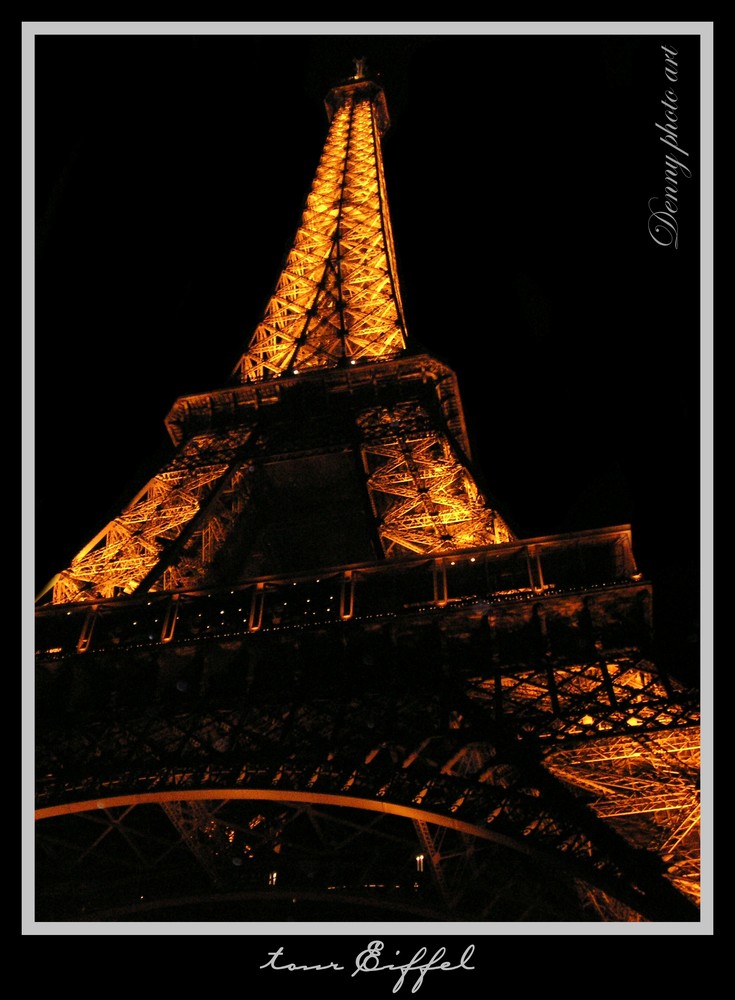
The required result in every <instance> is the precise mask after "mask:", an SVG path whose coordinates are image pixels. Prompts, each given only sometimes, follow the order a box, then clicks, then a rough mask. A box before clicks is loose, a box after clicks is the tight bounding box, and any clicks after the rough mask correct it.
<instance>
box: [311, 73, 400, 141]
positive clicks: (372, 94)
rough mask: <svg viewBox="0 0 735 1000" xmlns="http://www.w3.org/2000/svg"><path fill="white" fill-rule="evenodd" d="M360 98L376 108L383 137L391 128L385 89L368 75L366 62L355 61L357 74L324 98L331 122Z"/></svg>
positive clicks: (376, 116)
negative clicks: (347, 106)
mask: <svg viewBox="0 0 735 1000" xmlns="http://www.w3.org/2000/svg"><path fill="white" fill-rule="evenodd" d="M355 98H358V99H359V100H369V101H371V102H372V103H373V106H374V107H375V118H376V122H377V125H378V129H379V131H380V135H381V136H383V135H385V133H386V132H387V131H388V128H389V126H390V116H389V114H388V104H387V102H386V100H385V93H384V92H383V88H382V87H380V86H378V84H377V83H374V82H373V81H372V80H371V79H370V78H369V77H368V75H367V72H366V67H365V60H364V59H355V73H354V75H353V76H350V77H348V78H347V79H346V80H344V81H343V82H342V83H341V84H339V85H338V86H336V87H333V88H332V90H330V91H329V93H328V94H327V96H326V97H325V98H324V104H325V106H326V109H327V117H328V118H329V121H330V122H331V121H332V119H333V118H334V115H335V114H336V112H337V111H338V110H339V109H340V108H341V107H343V106H344V104H345V103H346V102H350V101H352V100H354V99H355Z"/></svg>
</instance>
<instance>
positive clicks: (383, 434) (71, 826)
mask: <svg viewBox="0 0 735 1000" xmlns="http://www.w3.org/2000/svg"><path fill="white" fill-rule="evenodd" d="M327 111H328V115H329V119H330V129H329V133H328V136H327V140H326V143H325V147H324V152H323V155H322V158H321V161H320V164H319V167H318V170H317V174H316V178H315V181H314V185H313V187H312V190H311V192H310V195H309V197H308V199H307V203H306V208H305V210H304V215H303V217H302V224H301V226H300V228H299V230H298V232H297V235H296V238H295V240H294V244H293V247H292V250H291V252H290V254H289V256H288V259H287V261H286V264H285V267H284V270H283V273H282V275H281V278H280V280H279V283H278V286H277V288H276V291H275V293H274V295H273V297H272V299H271V301H270V303H269V305H268V308H267V310H266V313H265V315H264V318H263V321H262V322H261V324H260V325H259V326H258V328H257V330H256V332H255V334H254V335H253V338H252V339H251V341H250V344H249V346H248V349H247V351H246V352H245V353H244V354H243V356H242V358H241V359H240V360H239V361H238V364H237V365H236V366H235V369H234V373H233V376H232V379H231V382H230V384H229V385H228V386H226V387H225V388H223V389H219V390H217V391H213V392H207V393H203V394H201V395H197V396H190V397H186V398H182V399H179V400H178V401H177V402H176V403H175V405H174V406H173V408H172V410H171V412H170V414H169V416H168V418H167V426H168V429H169V432H170V435H171V440H172V444H173V452H172V456H171V459H170V461H169V462H168V463H167V464H166V465H165V466H164V467H163V468H162V469H161V470H160V472H159V473H158V474H157V475H156V476H155V477H154V478H153V479H152V480H151V481H150V482H149V483H148V484H147V486H146V487H145V488H144V489H143V490H142V491H140V492H139V493H138V494H137V495H136V496H135V497H134V498H133V499H132V501H131V502H130V504H129V505H128V506H127V507H126V508H125V509H124V510H123V511H122V512H121V513H120V516H119V517H118V518H116V519H115V520H114V521H112V522H111V523H110V524H109V525H107V527H106V528H105V529H104V530H103V531H102V532H100V533H99V534H98V535H97V536H95V537H94V538H93V539H92V540H91V541H90V543H89V545H88V546H86V547H85V549H84V550H83V551H82V552H80V553H79V555H78V556H77V557H76V559H75V560H74V561H73V562H72V564H71V566H69V567H68V568H67V569H66V570H64V571H63V572H61V573H59V574H58V575H57V577H55V578H54V580H52V581H51V583H50V584H49V586H48V587H47V588H46V589H45V590H44V591H43V593H42V594H41V595H40V596H39V598H38V602H37V613H36V621H37V627H36V650H37V657H36V671H37V718H36V730H37V750H36V773H37V870H36V892H37V896H36V919H37V920H41V921H47V920H48V921H89V920H93V921H146V920H153V921H162V920H166V921H169V920H173V921H175V920H184V919H186V920H213V921H214V920H216V921H227V920H237V921H258V922H261V921H270V920H273V921H282V920H285V919H292V920H303V921H314V920H330V921H334V920H350V921H355V920H381V921H385V920H395V921H405V920H410V921H422V920H423V921H447V920H453V921H502V922H508V921H515V922H528V921H547V922H548V921H559V922H561V921H566V922H568V921H609V920H613V921H696V920H698V919H699V911H698V903H699V797H698V774H699V728H698V727H699V701H698V694H697V692H696V691H692V690H688V689H686V688H684V687H682V686H681V684H679V683H677V682H676V681H674V680H673V679H671V678H668V677H667V676H666V675H665V673H664V672H663V671H662V670H661V669H660V667H659V666H658V665H657V662H656V655H655V646H654V642H653V634H652V625H651V622H652V607H651V604H652V591H651V586H650V584H649V583H648V582H647V581H645V580H644V579H642V577H641V574H640V573H639V571H638V568H637V566H636V563H635V558H634V555H633V549H632V541H631V532H630V528H629V526H627V525H619V526H614V527H610V528H607V529H604V530H593V531H580V532H577V533H573V534H568V535H563V536H550V537H544V538H531V539H528V538H526V539H519V538H517V537H516V536H515V535H514V533H513V531H512V530H511V529H510V527H509V526H508V525H507V524H506V522H505V520H504V519H503V517H502V516H501V515H500V514H499V513H498V511H497V510H496V509H495V504H494V503H493V502H492V500H491V498H490V495H489V493H488V491H487V489H486V488H485V486H484V484H483V482H482V479H481V475H480V473H479V471H478V470H477V469H476V468H475V467H474V464H473V461H472V457H471V451H470V443H469V441H468V439H467V433H466V429H465V423H464V418H463V413H462V404H461V400H460V397H459V391H458V387H457V382H456V378H455V376H454V373H453V372H452V371H451V370H450V369H449V368H448V367H447V366H446V365H444V364H443V363H441V362H439V361H438V360H436V359H434V358H433V357H431V356H429V355H427V354H425V353H421V351H420V350H417V349H416V348H415V347H413V346H412V344H411V341H410V339H409V338H408V337H407V336H406V331H405V323H404V319H403V311H402V306H401V301H400V294H399V286H398V281H397V276H396V268H395V254H394V250H393V242H392V235H391V229H390V217H389V214H388V209H387V199H386V193H385V181H384V178H383V169H382V159H381V154H380V137H381V135H382V133H383V132H384V131H385V129H386V128H387V127H388V113H387V108H386V105H385V99H384V96H383V92H382V90H381V89H380V88H379V87H377V86H376V85H375V84H374V83H373V82H372V81H370V80H369V79H367V78H366V77H365V75H364V68H363V67H362V66H360V65H358V66H357V68H356V72H355V75H354V76H353V77H351V78H350V79H349V80H347V81H345V82H344V83H343V84H341V85H340V86H338V87H336V88H335V89H334V90H333V91H331V92H330V94H329V95H328V98H327Z"/></svg>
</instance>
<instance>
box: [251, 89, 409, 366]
mask: <svg viewBox="0 0 735 1000" xmlns="http://www.w3.org/2000/svg"><path fill="white" fill-rule="evenodd" d="M338 90H339V91H340V92H341V97H340V100H339V101H338V103H339V106H338V107H337V108H336V110H335V111H334V113H333V117H332V120H331V124H330V128H329V133H328V136H327V139H326V142H325V145H324V150H323V153H322V156H321V160H320V162H319V166H318V168H317V172H316V177H315V179H314V182H313V185H312V189H311V192H310V194H309V196H308V199H307V203H306V208H305V210H304V213H303V216H302V219H301V224H300V226H299V228H298V231H297V233H296V238H295V240H294V243H293V247H292V249H291V252H290V253H289V255H288V258H287V260H286V264H285V267H284V269H283V272H282V274H281V276H280V278H279V280H278V283H277V285H276V289H275V291H274V293H273V296H272V297H271V300H270V302H269V303H268V306H267V308H266V310H265V315H264V317H263V320H262V321H261V323H260V324H259V326H258V327H257V329H256V330H255V333H254V334H253V337H252V339H251V341H250V345H249V347H248V350H247V352H246V353H245V354H244V355H243V356H242V357H241V359H240V361H239V362H238V364H237V366H236V369H235V372H236V373H237V375H238V377H239V379H240V380H241V381H242V382H248V381H258V380H260V379H264V378H273V377H277V376H279V375H297V374H299V373H300V372H304V371H308V370H310V369H314V368H331V367H335V366H337V365H339V364H350V365H355V364H358V363H360V362H363V361H384V360H387V359H390V358H393V357H395V356H396V355H398V354H399V353H401V352H402V351H403V350H404V348H405V346H406V344H405V333H404V331H405V323H404V319H403V308H402V305H401V301H400V294H399V289H398V281H397V276H396V262H395V251H394V248H393V236H392V232H391V229H390V219H389V215H388V210H387V197H386V190H385V180H384V177H383V164H382V153H381V148H380V132H381V120H380V112H381V108H382V106H381V105H380V103H379V102H378V101H377V100H376V95H382V92H381V91H377V90H376V88H375V87H374V86H373V85H372V84H363V85H360V84H355V85H352V86H349V87H346V88H338Z"/></svg>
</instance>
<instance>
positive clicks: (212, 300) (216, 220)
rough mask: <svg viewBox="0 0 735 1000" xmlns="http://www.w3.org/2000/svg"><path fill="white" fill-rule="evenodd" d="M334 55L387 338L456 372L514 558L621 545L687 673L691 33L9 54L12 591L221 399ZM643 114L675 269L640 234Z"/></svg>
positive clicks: (297, 181) (84, 45)
mask: <svg viewBox="0 0 735 1000" xmlns="http://www.w3.org/2000/svg"><path fill="white" fill-rule="evenodd" d="M455 30H456V28H455ZM662 45H666V46H668V47H669V48H671V49H676V50H677V55H676V62H677V70H678V79H677V81H676V82H671V81H667V79H666V77H665V75H664V69H665V53H664V52H663V51H662V49H661V46H662ZM355 57H365V58H366V60H367V65H368V70H369V71H370V72H371V73H372V74H373V76H374V78H377V79H378V81H379V82H381V83H382V84H383V86H384V88H385V92H386V98H387V102H388V108H389V111H390V113H391V118H392V126H391V129H390V131H389V132H388V134H387V135H386V137H385V140H384V144H383V151H384V160H385V171H386V181H387V186H388V198H389V205H390V209H391V216H392V222H393V229H394V235H395V241H396V247H397V255H398V267H399V277H400V280H401V288H402V294H403V298H404V305H405V308H406V316H407V323H408V334H409V337H410V338H411V339H413V340H414V341H415V342H417V343H420V344H421V345H423V346H424V348H425V349H426V350H427V351H428V352H430V353H432V354H434V355H435V356H437V357H438V358H440V359H441V360H443V361H445V362H447V363H448V364H449V365H450V366H451V367H452V368H454V370H455V371H456V372H457V374H458V377H459V385H460V391H461V394H462V399H463V402H464V406H465V411H466V417H467V421H468V428H469V432H470V437H471V440H472V442H473V450H474V456H475V459H476V460H477V462H478V464H479V465H480V467H481V468H482V470H483V472H484V477H485V480H486V482H487V484H488V486H489V488H490V491H491V492H492V494H493V495H494V498H495V500H496V502H497V504H498V506H499V508H500V510H501V512H502V513H503V515H504V516H505V518H506V519H507V520H508V521H509V522H510V523H511V524H512V526H513V527H514V529H515V530H516V532H517V534H518V535H520V536H521V537H535V536H542V535H548V534H555V533H559V532H566V531H576V530H583V529H587V528H596V527H604V526H613V525H620V524H631V525H632V529H633V546H634V551H635V553H636V557H637V560H638V563H639V567H640V569H641V570H642V572H643V573H644V575H645V577H646V578H647V579H649V580H651V582H652V583H653V587H654V606H655V607H656V608H657V616H658V619H657V630H658V634H659V639H660V640H661V643H662V650H663V654H664V655H665V657H666V658H667V660H668V663H669V666H670V667H671V668H672V669H674V670H677V671H679V672H680V673H682V674H685V673H689V674H690V675H693V671H694V670H695V668H696V657H697V649H696V634H697V626H698V577H699V565H700V546H699V536H700V520H701V517H702V511H701V510H700V487H701V471H700V444H699V442H700V430H701V428H700V404H701V399H700V385H701V373H700V337H701V336H702V332H703V331H702V326H701V321H700V301H699V298H700V275H699V268H700V219H699V198H700V183H701V178H702V164H701V159H700V149H699V143H698V136H699V97H700V95H699V37H698V35H696V34H695V35H692V36H689V37H681V36H677V35H671V34H665V33H662V34H661V35H621V36H616V35H586V36H585V35H570V36H557V35H543V34H542V35H537V36H534V35H528V34H522V35H516V36H492V35H477V34H468V35H459V36H457V37H453V36H450V35H448V34H446V35H444V34H439V35H436V36H429V35H407V36H404V35H399V34H395V35H392V34H388V35H384V36H380V37H378V36H369V35H360V36H350V37H347V36H325V35H313V36H312V35H302V34H299V35H292V36H289V35H285V34H276V35H272V36H253V35H248V34H222V35H204V34H202V35H180V34H175V33H172V34H170V35H161V36H158V35H134V34H129V35H126V34H110V35H79V36H73V35H71V36H70V35H66V34H64V35H48V36H42V35H39V36H37V37H36V39H35V66H36V74H35V107H34V112H35V170H36V189H35V194H36V201H35V209H36V240H35V252H36V270H35V324H34V334H35V345H34V351H33V363H34V365H35V372H34V381H33V384H34V392H35V434H34V446H35V484H34V485H35V576H36V585H37V588H40V587H41V586H42V585H43V584H45V583H46V581H47V580H48V579H49V578H50V577H51V576H52V575H53V573H54V572H56V571H58V570H60V569H63V568H65V567H66V566H67V565H68V564H69V562H70V560H71V558H72V557H73V556H74V555H75V554H76V552H77V551H78V550H79V549H80V548H81V547H82V546H83V545H85V544H86V542H88V541H89V540H90V539H91V538H92V536H93V535H94V534H95V533H96V532H97V531H98V530H99V529H100V528H101V527H103V526H104V524H106V523H107V521H108V520H109V519H110V518H111V517H113V516H115V515H116V514H117V513H118V512H119V511H120V509H121V508H122V507H123V506H124V505H125V504H126V503H127V501H128V500H129V499H131V498H132V496H133V493H134V492H135V490H136V488H138V487H140V486H142V485H143V484H144V483H145V482H146V481H147V479H148V478H149V477H150V475H151V474H153V473H154V472H155V471H156V469H157V468H158V467H159V465H160V464H161V462H162V461H163V460H164V459H165V458H166V457H167V456H168V455H169V454H170V450H169V443H168V437H167V435H166V432H165V429H164V427H163V420H164V418H165V416H166V414H167V412H168V410H169V409H170V407H171V406H172V404H173V403H174V401H175V400H176V398H177V397H178V396H181V395H185V394H188V393H193V392H206V391H208V390H212V389H217V388H221V387H223V386H224V385H225V384H226V382H227V380H228V378H229V375H230V372H231V370H232V368H233V366H234V364H235V362H236V361H237V359H238V358H239V356H240V354H241V353H242V352H243V350H244V348H245V347H246V345H247V343H248V341H249V339H250V336H251V334H252V332H253V330H254V328H255V326H256V324H257V322H258V320H259V319H260V317H261V315H262V311H263V309H264V307H265V305H266V303H267V301H268V298H269V297H270V294H271V292H272V290H273V287H274V285H275V283H276V280H277V277H278V274H279V272H280V269H281V266H282V263H283V259H284V256H285V254H286V253H287V251H288V249H289V247H290V244H291V241H292V239H293V236H294V233H295V231H296V227H297V225H298V222H299V218H300V213H301V208H302V205H303V200H304V198H305V196H306V193H307V191H308V188H309V186H310V184H311V181H312V178H313V175H314V171H315V168H316V165H317V161H318V158H319V154H320V152H321V148H322V144H323V141H324V138H325V135H326V126H327V120H326V115H325V112H324V106H323V98H324V96H325V94H326V93H327V91H328V90H329V88H330V87H331V86H333V85H334V84H335V83H337V82H339V80H340V79H341V78H344V77H345V76H348V75H349V74H350V73H351V72H352V60H353V58H355ZM667 89H668V90H672V89H673V91H674V92H675V94H676V97H677V105H676V107H677V113H678V116H679V117H678V125H677V127H678V133H677V137H678V142H679V146H680V148H681V149H683V150H686V154H688V155H686V154H684V155H682V156H680V157H679V159H681V160H683V161H684V162H685V163H686V164H687V165H688V166H689V167H690V169H691V172H692V176H691V177H690V178H684V177H682V176H681V174H679V176H678V178H677V183H678V203H677V204H678V208H679V211H678V213H677V215H676V219H677V222H678V227H679V231H678V239H679V243H678V248H675V247H674V246H662V245H658V244H657V243H656V242H655V241H654V239H653V238H652V236H651V234H650V232H649V216H650V214H651V210H650V209H649V200H650V199H656V201H655V202H654V203H653V204H654V205H655V206H656V207H660V206H662V203H663V195H664V185H665V175H664V170H665V167H666V162H665V154H666V153H667V152H669V153H675V151H674V150H672V149H671V148H670V147H669V146H667V145H665V144H664V143H663V142H662V141H661V138H662V136H664V135H666V133H665V132H664V131H663V130H662V129H660V128H657V123H661V124H663V123H665V122H666V119H665V117H664V113H665V108H664V107H663V106H662V104H661V102H662V100H664V95H665V91H666V90H667Z"/></svg>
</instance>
